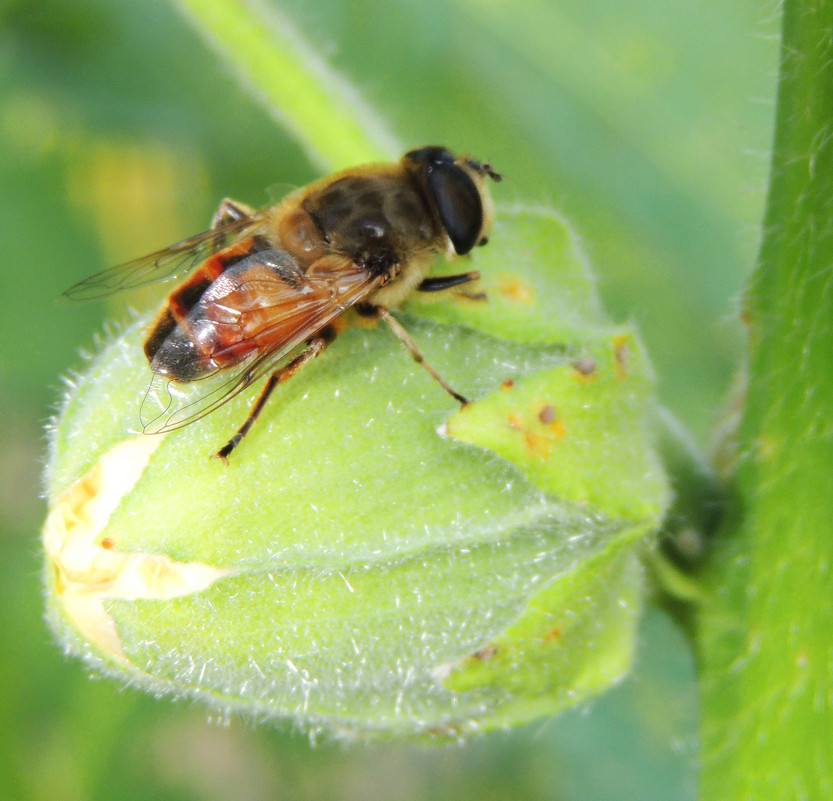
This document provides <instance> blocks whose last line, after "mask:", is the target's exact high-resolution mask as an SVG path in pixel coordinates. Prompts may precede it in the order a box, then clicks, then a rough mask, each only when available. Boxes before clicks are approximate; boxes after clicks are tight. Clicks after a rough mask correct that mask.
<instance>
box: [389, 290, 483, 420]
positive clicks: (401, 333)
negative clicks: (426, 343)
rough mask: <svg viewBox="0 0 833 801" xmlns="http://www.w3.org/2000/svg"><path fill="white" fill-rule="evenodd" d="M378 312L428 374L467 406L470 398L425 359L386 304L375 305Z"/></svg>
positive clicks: (455, 398)
mask: <svg viewBox="0 0 833 801" xmlns="http://www.w3.org/2000/svg"><path fill="white" fill-rule="evenodd" d="M375 310H376V314H378V315H379V317H381V318H382V319H383V320H384V321H385V322H386V323H387V324H388V327H389V328H390V330H391V331H393V333H394V334H396V336H397V338H398V339H399V341H400V342H401V343H402V344H403V345H404V346H405V348H406V349H407V351H408V353H410V354H411V356H412V358H413V360H414V361H415V362H416V363H417V364H418V365H420V367H424V368H425V370H427V371H428V374H429V375H430V376H431V377H432V378H433V379H434V380H435V381H436V382H437V383H438V384H439V385H440V386H441V387H442V388H443V389H444V390H445V391H446V392H447V393H448V394H449V395H451V397H452V398H454V400H456V401H457V402H458V403H461V404H463V406H465V405H466V404H467V403H468V402H469V400H468V398H466V397H464V396H463V395H461V394H460V393H459V392H456V391H455V390H453V389H452V388H451V387H450V386H449V384H448V383H447V382H446V380H445V379H444V378H443V377H442V376H441V375H440V374H439V373H438V372H437V371H436V370H435V369H434V368H433V367H432V366H431V365H430V364H428V362H426V361H425V357H424V356H423V355H422V351H421V350H420V349H419V348H418V347H417V344H416V342H414V340H413V339H411V335H410V334H409V333H408V332H407V331H406V330H405V328H404V327H403V326H402V323H400V322H399V320H397V319H396V318H395V317H394V316H393V315H392V314H391V313H390V311H389V310H388V309H386V308H385V307H384V306H376V307H375Z"/></svg>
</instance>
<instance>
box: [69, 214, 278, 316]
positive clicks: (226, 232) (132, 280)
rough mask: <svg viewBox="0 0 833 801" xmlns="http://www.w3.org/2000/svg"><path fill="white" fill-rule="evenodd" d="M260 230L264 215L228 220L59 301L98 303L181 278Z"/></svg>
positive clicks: (99, 276)
mask: <svg viewBox="0 0 833 801" xmlns="http://www.w3.org/2000/svg"><path fill="white" fill-rule="evenodd" d="M263 226H264V221H263V215H262V214H261V213H259V212H258V213H257V214H254V215H252V216H251V217H242V218H240V219H239V220H231V221H230V222H227V223H223V224H222V225H218V226H217V227H216V228H212V229H211V230H209V231H203V232H202V233H201V234H196V235H195V236H191V237H189V238H188V239H183V240H182V241H181V242H177V243H176V244H175V245H171V246H170V247H167V248H165V249H164V250H159V251H157V252H156V253H150V254H148V255H147V256H142V257H141V258H138V259H133V260H132V261H128V262H125V263H124V264H119V265H117V266H116V267H111V268H110V269H108V270H103V271H102V272H100V273H96V274H95V275H91V276H90V277H89V278H85V279H84V280H83V281H79V282H78V283H77V284H75V285H74V286H71V287H70V288H69V289H67V290H66V292H64V293H63V295H62V296H61V297H63V298H67V299H68V300H97V299H98V298H103V297H106V296H108V295H112V294H113V293H115V292H121V291H122V290H125V289H136V288H138V287H142V286H147V285H148V284H156V283H161V282H164V281H171V280H173V279H175V278H182V277H183V276H185V275H187V274H188V273H190V272H191V271H192V270H193V269H194V268H195V267H197V266H198V265H199V264H201V263H202V262H203V261H205V260H206V259H207V258H208V257H209V256H210V255H211V254H212V253H216V252H217V251H218V250H221V249H222V248H225V247H228V246H229V245H231V244H232V243H234V242H236V241H237V240H239V239H242V238H244V237H246V236H251V235H253V234H256V233H258V232H259V231H260V230H262V229H263Z"/></svg>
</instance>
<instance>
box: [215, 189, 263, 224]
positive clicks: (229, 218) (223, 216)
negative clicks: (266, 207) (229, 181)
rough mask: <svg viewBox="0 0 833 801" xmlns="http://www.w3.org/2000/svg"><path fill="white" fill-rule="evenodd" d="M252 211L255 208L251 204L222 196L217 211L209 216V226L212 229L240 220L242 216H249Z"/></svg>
mask: <svg viewBox="0 0 833 801" xmlns="http://www.w3.org/2000/svg"><path fill="white" fill-rule="evenodd" d="M254 213H255V210H254V209H253V208H252V207H251V206H247V205H246V204H245V203H240V202H239V201H237V200H232V199H231V198H228V197H224V198H223V199H222V200H221V201H220V205H219V206H218V207H217V211H215V212H214V216H213V217H212V218H211V227H212V229H213V228H219V227H220V226H222V225H225V224H226V223H230V222H236V221H237V220H242V219H243V218H244V217H251V216H252V215H253V214H254Z"/></svg>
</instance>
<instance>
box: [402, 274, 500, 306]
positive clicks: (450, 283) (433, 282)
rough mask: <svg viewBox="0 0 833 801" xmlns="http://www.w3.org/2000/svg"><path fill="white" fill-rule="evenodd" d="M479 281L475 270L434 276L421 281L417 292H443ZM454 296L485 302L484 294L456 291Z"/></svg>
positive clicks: (478, 275)
mask: <svg viewBox="0 0 833 801" xmlns="http://www.w3.org/2000/svg"><path fill="white" fill-rule="evenodd" d="M479 279H480V273H479V272H478V271H477V270H472V271H471V272H468V273H456V274H455V275H435V276H429V277H428V278H425V279H423V281H422V282H421V283H420V284H419V286H417V291H418V292H444V291H445V290H446V289H454V288H455V287H458V286H461V285H464V284H470V283H471V282H473V281H478V280H479ZM455 294H456V295H460V296H462V297H464V298H467V299H468V300H486V293H485V292H466V291H462V292H461V291H457V292H455Z"/></svg>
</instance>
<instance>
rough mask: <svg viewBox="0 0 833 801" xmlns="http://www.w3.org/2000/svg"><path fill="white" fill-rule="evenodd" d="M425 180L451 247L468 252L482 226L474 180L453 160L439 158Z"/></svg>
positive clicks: (479, 202)
mask: <svg viewBox="0 0 833 801" xmlns="http://www.w3.org/2000/svg"><path fill="white" fill-rule="evenodd" d="M427 184H428V191H429V192H430V193H431V196H432V197H433V199H434V203H435V205H436V207H437V211H438V212H439V215H440V220H441V221H442V224H443V227H444V228H445V230H446V231H447V233H448V236H449V238H450V239H451V243H452V244H453V245H454V250H455V251H456V252H457V253H458V254H459V255H462V254H464V253H468V252H469V251H470V250H471V249H472V248H473V247H474V246H475V244H476V243H477V237H478V235H479V234H480V229H481V228H482V227H483V202H482V201H481V199H480V192H479V191H478V189H477V187H476V186H475V184H474V181H473V180H472V179H471V177H470V176H469V175H468V173H466V171H465V170H463V169H462V168H460V167H458V166H457V165H456V164H448V163H442V162H441V163H439V164H437V163H435V164H434V165H433V166H432V169H431V171H430V172H429V173H428V176H427Z"/></svg>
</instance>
